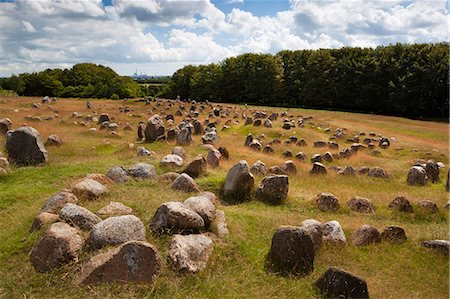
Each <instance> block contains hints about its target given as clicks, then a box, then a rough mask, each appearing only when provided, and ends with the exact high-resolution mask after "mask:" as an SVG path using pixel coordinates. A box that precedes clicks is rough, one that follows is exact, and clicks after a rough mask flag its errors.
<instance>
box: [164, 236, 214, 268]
mask: <svg viewBox="0 0 450 299" xmlns="http://www.w3.org/2000/svg"><path fill="white" fill-rule="evenodd" d="M212 249H213V242H212V240H211V239H210V238H209V237H207V236H205V235H174V236H173V237H172V239H171V240H170V243H169V256H168V261H169V263H170V265H171V267H172V268H173V269H174V270H175V271H177V272H191V273H194V272H198V271H201V270H203V269H205V268H206V265H207V263H208V260H209V256H210V255H211V252H212Z"/></svg>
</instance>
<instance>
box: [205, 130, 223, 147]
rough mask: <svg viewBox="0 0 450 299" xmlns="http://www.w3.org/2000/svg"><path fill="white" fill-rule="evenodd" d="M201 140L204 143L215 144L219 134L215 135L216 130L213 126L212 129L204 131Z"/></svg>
mask: <svg viewBox="0 0 450 299" xmlns="http://www.w3.org/2000/svg"><path fill="white" fill-rule="evenodd" d="M202 142H203V143H204V144H216V143H217V142H219V136H217V131H216V130H215V128H214V130H211V131H209V132H206V133H205V134H204V135H203V136H202Z"/></svg>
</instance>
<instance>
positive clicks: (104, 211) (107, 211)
mask: <svg viewBox="0 0 450 299" xmlns="http://www.w3.org/2000/svg"><path fill="white" fill-rule="evenodd" d="M132 213H133V209H132V208H130V207H127V206H125V205H124V204H122V203H120V202H114V201H112V202H110V203H109V204H108V205H106V206H104V207H103V208H101V209H100V210H98V211H97V215H99V216H101V217H111V216H121V215H130V214H132Z"/></svg>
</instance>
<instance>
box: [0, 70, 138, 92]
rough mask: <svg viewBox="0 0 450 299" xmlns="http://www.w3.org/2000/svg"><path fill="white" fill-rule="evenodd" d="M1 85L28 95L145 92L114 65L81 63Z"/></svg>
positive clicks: (22, 75) (35, 73)
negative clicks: (119, 72) (113, 67)
mask: <svg viewBox="0 0 450 299" xmlns="http://www.w3.org/2000/svg"><path fill="white" fill-rule="evenodd" d="M0 87H1V88H3V89H7V90H12V91H14V92H16V93H17V94H18V95H24V96H45V95H46V96H57V97H77V98H117V99H118V98H134V97H139V96H141V95H143V94H144V93H145V90H143V88H141V87H140V85H139V84H138V83H136V82H135V81H134V80H133V79H131V78H130V77H124V76H119V75H118V74H117V73H116V72H114V71H113V70H112V69H111V68H109V67H105V66H102V65H96V64H92V63H80V64H76V65H74V66H73V67H72V68H71V69H47V70H45V71H42V72H34V73H23V74H20V75H13V76H11V77H9V78H2V79H1V80H0Z"/></svg>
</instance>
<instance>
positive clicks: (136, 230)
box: [88, 215, 145, 249]
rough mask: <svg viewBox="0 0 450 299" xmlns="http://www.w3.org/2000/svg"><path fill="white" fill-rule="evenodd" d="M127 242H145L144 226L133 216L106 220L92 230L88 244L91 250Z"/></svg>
mask: <svg viewBox="0 0 450 299" xmlns="http://www.w3.org/2000/svg"><path fill="white" fill-rule="evenodd" d="M128 241H145V226H144V224H143V223H142V221H141V220H140V219H139V218H137V217H136V216H133V215H124V216H116V217H110V218H107V219H105V220H103V221H101V222H99V223H97V224H96V225H94V227H93V228H92V230H91V232H90V234H89V238H88V244H89V247H90V248H91V249H100V248H102V247H103V246H105V245H118V244H122V243H125V242H128Z"/></svg>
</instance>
